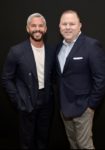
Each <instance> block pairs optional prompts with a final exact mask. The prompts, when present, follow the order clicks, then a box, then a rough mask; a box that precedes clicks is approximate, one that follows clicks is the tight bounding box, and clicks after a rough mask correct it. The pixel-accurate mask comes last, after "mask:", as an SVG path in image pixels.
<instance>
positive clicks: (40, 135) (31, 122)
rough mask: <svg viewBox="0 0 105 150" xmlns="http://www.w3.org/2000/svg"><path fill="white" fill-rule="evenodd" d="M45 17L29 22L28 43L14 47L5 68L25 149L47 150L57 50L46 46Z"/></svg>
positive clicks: (35, 16)
mask: <svg viewBox="0 0 105 150" xmlns="http://www.w3.org/2000/svg"><path fill="white" fill-rule="evenodd" d="M46 31H47V25H46V20H45V18H44V17H43V16H42V15H41V14H39V13H34V14H32V15H30V16H29V17H28V19H27V32H28V34H29V35H30V37H29V39H27V40H26V41H24V42H22V43H19V44H17V45H16V46H13V47H12V48H11V49H10V51H9V54H8V57H7V59H6V62H5V64H4V68H3V74H2V81H3V86H4V87H5V88H6V91H7V93H8V94H9V96H10V98H11V102H12V103H13V104H14V105H15V106H16V107H17V109H18V112H19V121H20V122H19V124H20V127H19V129H20V133H19V134H20V144H21V148H22V149H35V150H36V149H37V150H47V149H48V134H49V125H50V121H51V114H52V108H53V91H52V75H53V66H54V58H55V56H54V50H53V48H51V47H49V46H48V45H47V44H46V43H44V39H43V38H44V35H45V33H46Z"/></svg>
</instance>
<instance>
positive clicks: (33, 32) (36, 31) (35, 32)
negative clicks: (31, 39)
mask: <svg viewBox="0 0 105 150" xmlns="http://www.w3.org/2000/svg"><path fill="white" fill-rule="evenodd" d="M34 33H41V34H43V32H42V31H40V30H38V31H33V32H32V34H34Z"/></svg>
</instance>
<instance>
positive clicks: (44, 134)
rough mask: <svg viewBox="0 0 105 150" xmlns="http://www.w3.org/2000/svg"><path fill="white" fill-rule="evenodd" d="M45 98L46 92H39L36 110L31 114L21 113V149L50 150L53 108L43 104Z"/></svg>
mask: <svg viewBox="0 0 105 150" xmlns="http://www.w3.org/2000/svg"><path fill="white" fill-rule="evenodd" d="M44 97H45V96H44V92H39V98H38V104H36V106H35V108H34V110H33V111H32V112H31V113H27V112H22V111H21V112H20V113H19V120H20V121H19V122H20V143H21V149H34V150H47V149H48V138H49V126H50V121H51V114H52V106H51V104H45V103H43V102H42V101H44Z"/></svg>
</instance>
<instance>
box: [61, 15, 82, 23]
mask: <svg viewBox="0 0 105 150" xmlns="http://www.w3.org/2000/svg"><path fill="white" fill-rule="evenodd" d="M71 21H73V22H79V18H78V16H77V15H76V14H75V13H65V14H63V15H62V16H61V19H60V22H61V23H62V22H71Z"/></svg>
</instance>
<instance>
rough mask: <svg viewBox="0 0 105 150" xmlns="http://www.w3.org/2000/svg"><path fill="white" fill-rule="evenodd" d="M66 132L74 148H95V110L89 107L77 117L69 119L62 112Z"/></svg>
mask: <svg viewBox="0 0 105 150" xmlns="http://www.w3.org/2000/svg"><path fill="white" fill-rule="evenodd" d="M61 117H62V120H63V122H64V126H65V130H66V134H67V137H68V140H69V143H70V147H71V148H72V149H95V148H94V145H93V140H92V125H93V117H94V111H93V110H92V109H90V108H87V109H86V111H85V112H84V113H83V114H82V115H81V116H80V117H77V118H73V119H70V118H69V119H67V118H65V117H64V116H63V114H62V113H61Z"/></svg>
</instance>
